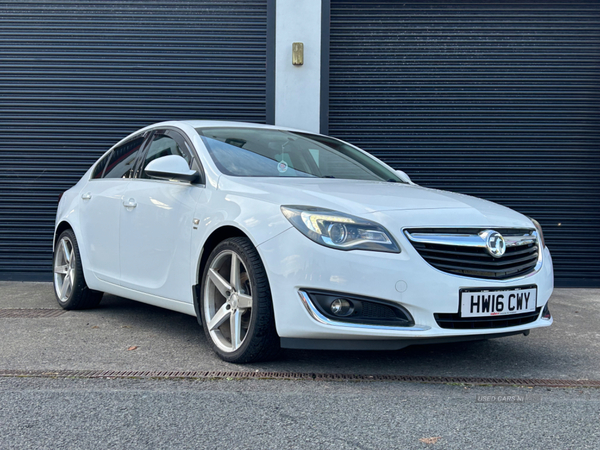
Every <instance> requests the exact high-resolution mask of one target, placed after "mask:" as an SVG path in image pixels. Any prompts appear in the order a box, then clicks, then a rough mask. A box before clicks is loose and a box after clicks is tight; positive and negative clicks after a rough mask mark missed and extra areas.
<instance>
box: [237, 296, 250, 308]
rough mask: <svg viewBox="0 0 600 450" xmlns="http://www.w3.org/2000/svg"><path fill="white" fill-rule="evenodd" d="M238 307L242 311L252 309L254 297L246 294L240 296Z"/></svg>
mask: <svg viewBox="0 0 600 450" xmlns="http://www.w3.org/2000/svg"><path fill="white" fill-rule="evenodd" d="M238 307H239V308H240V309H248V308H252V296H251V295H246V294H238Z"/></svg>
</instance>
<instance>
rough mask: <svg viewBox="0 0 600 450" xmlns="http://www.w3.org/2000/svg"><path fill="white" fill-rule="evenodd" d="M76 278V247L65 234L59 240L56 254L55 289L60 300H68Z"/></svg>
mask: <svg viewBox="0 0 600 450" xmlns="http://www.w3.org/2000/svg"><path fill="white" fill-rule="evenodd" d="M74 279H75V249H74V247H73V242H71V240H70V239H69V238H68V237H66V236H64V237H63V238H61V240H60V241H59V242H58V245H57V248H56V252H55V256H54V289H55V290H56V295H57V297H58V300H59V301H61V302H66V301H68V300H69V298H70V297H71V293H72V292H73V284H74Z"/></svg>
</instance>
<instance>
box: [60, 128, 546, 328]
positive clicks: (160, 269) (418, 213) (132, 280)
mask: <svg viewBox="0 0 600 450" xmlns="http://www.w3.org/2000/svg"><path fill="white" fill-rule="evenodd" d="M232 125H235V123H225V122H205V121H188V122H167V123H162V124H157V125H153V126H152V127H148V129H149V128H153V127H155V128H160V127H164V126H171V127H176V128H178V129H180V130H181V132H182V133H186V134H187V135H188V137H189V139H190V141H191V142H192V143H193V145H194V147H195V151H196V153H197V155H198V156H199V158H200V159H201V161H202V165H203V169H204V176H205V179H206V183H205V185H190V184H185V183H180V182H175V181H173V182H171V181H160V180H137V179H133V180H114V179H113V180H111V179H109V180H106V179H104V180H90V179H89V178H90V174H91V169H90V171H88V172H87V173H86V175H84V177H83V178H82V179H81V180H80V181H79V182H78V183H77V185H75V186H74V187H73V188H71V189H70V190H69V191H67V192H66V193H65V194H64V196H63V197H62V199H61V202H60V204H59V207H58V212H57V220H56V225H57V226H58V225H59V224H60V223H61V222H63V221H64V222H68V223H69V224H70V225H71V227H72V228H73V230H74V232H75V234H76V236H77V239H78V241H79V246H80V252H81V260H82V264H83V269H84V274H85V278H86V282H87V283H88V285H89V287H90V288H92V289H97V290H101V291H104V292H108V293H112V294H115V295H120V296H123V297H127V298H131V299H134V300H138V301H142V302H146V303H150V304H153V305H157V306H162V307H165V308H168V309H172V310H175V311H180V312H184V313H186V314H191V315H195V310H194V305H193V295H192V287H193V285H195V284H197V283H198V282H199V279H198V275H199V262H200V258H201V255H202V250H203V245H204V243H205V241H206V239H207V238H208V237H209V236H210V235H211V233H213V232H214V231H215V230H217V229H219V228H221V227H223V226H231V227H235V228H237V229H239V230H241V231H242V232H243V233H244V234H246V235H247V236H248V237H249V239H250V240H251V241H252V242H253V244H254V245H255V246H256V247H257V250H258V252H259V254H260V256H261V258H262V260H263V263H264V265H265V267H266V269H267V274H268V276H269V282H270V287H271V292H272V294H273V306H274V312H275V321H276V327H277V331H278V333H279V335H280V336H281V337H290V338H322V339H327V338H336V339H352V338H357V337H360V338H364V339H372V338H390V339H393V338H409V337H444V336H461V335H476V334H491V333H502V332H506V331H519V330H527V329H532V328H537V327H543V326H548V325H550V324H551V323H552V320H543V319H538V320H537V321H536V322H534V323H529V324H526V325H523V326H519V327H511V328H509V329H501V328H498V329H482V330H450V329H441V328H440V327H439V326H438V325H437V323H436V322H435V320H434V318H433V313H434V312H437V313H456V312H457V311H458V304H459V290H460V289H464V288H486V287H487V288H502V289H510V288H511V287H516V286H524V285H536V286H537V287H538V291H537V306H539V307H541V306H544V305H545V304H546V302H547V301H548V299H549V297H550V295H551V293H552V289H553V268H552V258H551V256H550V253H549V251H548V249H547V248H545V249H544V250H543V255H542V259H541V263H540V264H539V268H538V270H536V271H535V272H533V273H531V274H528V275H526V276H524V277H521V278H516V279H510V280H482V279H473V278H469V277H464V276H456V275H451V274H447V273H443V272H440V271H438V270H436V269H434V268H433V267H431V266H430V265H429V264H427V263H426V262H425V261H424V260H423V259H422V258H421V257H420V255H419V254H418V253H417V251H416V250H415V249H414V248H413V247H412V245H411V244H410V243H409V241H408V239H407V238H406V236H405V235H404V233H403V232H402V229H403V228H404V227H440V226H451V227H485V228H489V229H493V228H495V227H525V228H531V229H533V228H534V225H533V224H532V222H531V220H530V219H528V218H527V217H525V216H523V215H522V214H519V213H517V212H515V211H512V210H510V209H508V208H505V207H503V206H500V205H497V204H494V203H491V202H488V201H485V200H481V199H477V198H474V197H469V196H466V195H460V194H454V193H450V192H444V191H439V190H433V189H427V188H423V187H420V186H417V185H414V184H410V185H408V184H402V183H385V182H376V181H350V180H343V179H318V178H315V179H309V178H244V177H230V176H225V175H223V174H221V173H220V172H219V171H218V169H217V168H216V166H215V164H214V162H213V161H212V159H211V158H210V156H209V154H208V152H207V150H206V148H205V147H204V144H203V143H202V140H201V139H200V137H199V136H198V135H197V133H196V132H195V131H194V127H201V126H232ZM238 125H239V124H238ZM243 126H245V127H255V128H278V127H272V126H265V125H254V124H243ZM157 161H158V160H157ZM87 193H90V194H91V199H89V200H84V199H83V198H82V197H84V196H86V194H87ZM132 204H135V207H132V206H126V205H132ZM294 204H295V205H308V206H313V207H321V208H329V209H334V210H338V211H341V212H344V213H347V214H352V215H355V216H359V217H363V218H365V219H368V220H372V221H376V222H378V223H379V224H381V225H382V226H384V227H385V228H386V229H387V230H388V231H389V232H390V233H391V234H392V236H393V237H394V238H395V239H396V241H397V242H398V244H399V245H400V247H401V250H402V251H401V253H399V254H397V253H381V252H371V251H362V250H355V251H340V250H336V249H332V248H327V247H324V246H321V245H318V244H316V243H315V242H313V241H311V240H310V239H308V238H306V237H305V236H304V235H302V234H301V233H300V232H299V231H298V230H296V229H295V228H293V227H292V225H291V224H290V222H289V221H288V220H287V219H286V218H285V217H284V216H283V214H282V213H281V210H280V206H281V205H294ZM96 205H97V206H98V209H96ZM115 205H116V206H115ZM194 219H197V221H198V223H197V224H195V223H194ZM115 241H117V242H118V246H119V247H120V250H119V251H115V249H114V247H113V245H114V243H115ZM398 285H401V286H402V287H403V289H401V290H398V289H397V288H396V287H397V286H398ZM302 288H313V289H325V290H332V291H339V292H346V293H354V294H358V295H364V296H369V297H376V298H381V299H386V300H390V301H395V302H398V303H400V304H402V305H403V306H404V307H405V308H407V309H408V310H409V311H410V313H411V314H412V315H413V317H414V319H415V321H416V324H417V325H419V326H420V327H419V330H420V331H418V330H417V329H415V330H407V329H398V330H394V329H391V328H390V329H385V328H382V327H379V328H373V329H369V328H368V327H366V328H365V327H352V326H348V325H347V324H346V325H345V326H343V327H342V326H336V325H332V324H324V323H321V322H318V321H317V320H315V319H314V318H312V317H311V315H310V314H309V312H308V311H307V310H306V308H305V307H304V305H303V304H302V301H301V299H300V298H299V296H298V290H299V289H302ZM400 291H402V292H400Z"/></svg>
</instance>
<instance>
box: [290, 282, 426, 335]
mask: <svg viewBox="0 0 600 450" xmlns="http://www.w3.org/2000/svg"><path fill="white" fill-rule="evenodd" d="M298 295H299V296H300V300H301V301H302V304H303V305H304V307H305V308H306V310H307V311H308V314H309V315H310V316H311V317H312V318H313V319H314V320H316V321H317V322H319V323H321V324H323V325H330V326H336V327H341V328H358V329H361V330H384V331H427V330H430V329H431V327H429V326H427V325H414V326H412V327H395V326H386V325H366V324H361V323H349V322H338V321H336V320H331V319H328V318H327V317H325V316H324V315H323V314H321V312H320V311H319V310H318V309H317V308H316V306H315V305H313V303H312V300H311V299H310V297H309V296H308V294H307V293H306V292H304V291H302V290H299V291H298Z"/></svg>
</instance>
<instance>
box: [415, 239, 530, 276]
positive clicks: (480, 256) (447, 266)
mask: <svg viewBox="0 0 600 450" xmlns="http://www.w3.org/2000/svg"><path fill="white" fill-rule="evenodd" d="M479 231H481V230H471V229H469V230H452V231H449V230H444V233H443V234H442V233H440V230H409V231H408V232H407V236H408V238H409V239H410V240H411V244H412V245H413V247H414V248H415V250H417V252H419V254H420V255H421V257H423V259H424V260H425V261H427V262H428V263H429V264H430V265H432V266H433V267H435V268H436V269H438V270H441V271H443V272H447V273H452V274H455V275H463V276H468V277H472V278H484V279H495V280H504V279H508V278H514V277H518V276H522V275H526V274H528V273H531V272H533V271H534V269H535V266H536V264H537V262H538V256H539V254H538V251H539V249H538V246H537V241H535V240H534V243H528V244H524V245H513V246H509V247H506V252H505V253H504V255H503V256H502V257H500V258H495V257H493V256H491V255H490V254H489V253H488V251H487V249H486V248H485V247H481V246H467V245H452V244H451V240H449V243H448V244H445V243H444V244H441V243H431V242H415V241H414V240H413V239H412V233H420V236H427V235H430V236H436V237H438V238H439V237H440V236H444V235H445V236H452V235H453V234H452V233H453V232H454V236H466V235H470V236H477V233H478V232H479ZM496 231H498V232H499V233H500V234H502V235H503V236H505V237H510V236H523V238H524V239H525V238H527V239H528V240H529V241H531V240H532V235H531V231H529V230H512V229H510V230H509V229H497V230H496Z"/></svg>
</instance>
